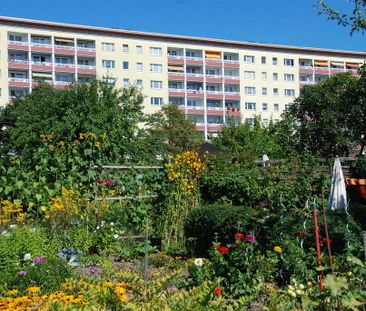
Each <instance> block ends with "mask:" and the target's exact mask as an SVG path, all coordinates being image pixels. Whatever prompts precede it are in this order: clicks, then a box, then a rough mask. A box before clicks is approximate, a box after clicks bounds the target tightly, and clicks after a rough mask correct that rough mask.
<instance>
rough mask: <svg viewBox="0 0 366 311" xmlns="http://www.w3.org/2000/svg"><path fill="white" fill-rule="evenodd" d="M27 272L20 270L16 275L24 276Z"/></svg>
mask: <svg viewBox="0 0 366 311" xmlns="http://www.w3.org/2000/svg"><path fill="white" fill-rule="evenodd" d="M26 274H27V272H25V271H20V272H18V275H19V276H25V275H26Z"/></svg>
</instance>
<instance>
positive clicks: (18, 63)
mask: <svg viewBox="0 0 366 311" xmlns="http://www.w3.org/2000/svg"><path fill="white" fill-rule="evenodd" d="M8 66H9V68H11V69H13V68H16V69H29V61H28V60H25V59H14V58H10V59H9V60H8Z"/></svg>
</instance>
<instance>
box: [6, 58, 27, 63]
mask: <svg viewBox="0 0 366 311" xmlns="http://www.w3.org/2000/svg"><path fill="white" fill-rule="evenodd" d="M8 61H9V63H16V64H29V61H28V60H27V59H16V58H9V59H8Z"/></svg>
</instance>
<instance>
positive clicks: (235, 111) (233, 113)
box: [226, 107, 240, 116]
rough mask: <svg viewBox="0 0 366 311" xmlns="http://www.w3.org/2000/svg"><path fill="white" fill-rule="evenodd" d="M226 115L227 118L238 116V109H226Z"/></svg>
mask: <svg viewBox="0 0 366 311" xmlns="http://www.w3.org/2000/svg"><path fill="white" fill-rule="evenodd" d="M226 114H227V115H229V116H240V108H239V107H226Z"/></svg>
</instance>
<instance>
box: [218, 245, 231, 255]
mask: <svg viewBox="0 0 366 311" xmlns="http://www.w3.org/2000/svg"><path fill="white" fill-rule="evenodd" d="M218 250H219V253H220V254H221V255H225V254H227V253H229V249H228V248H227V247H226V246H220V247H219V248H218Z"/></svg>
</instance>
